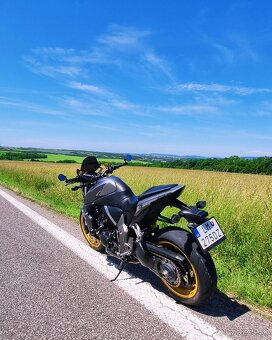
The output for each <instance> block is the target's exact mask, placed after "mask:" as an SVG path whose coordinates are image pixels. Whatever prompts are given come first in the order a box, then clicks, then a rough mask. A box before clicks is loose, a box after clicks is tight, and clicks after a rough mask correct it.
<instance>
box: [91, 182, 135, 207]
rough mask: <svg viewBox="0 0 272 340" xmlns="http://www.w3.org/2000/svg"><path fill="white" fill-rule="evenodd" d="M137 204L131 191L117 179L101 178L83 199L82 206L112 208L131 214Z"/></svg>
mask: <svg viewBox="0 0 272 340" xmlns="http://www.w3.org/2000/svg"><path fill="white" fill-rule="evenodd" d="M137 202H138V198H137V196H135V195H134V194H133V192H132V190H131V189H130V188H129V187H128V186H127V185H126V183H124V182H123V181H122V180H121V179H120V178H119V177H116V176H108V177H105V178H101V179H100V180H98V182H97V183H96V184H95V185H94V186H93V187H91V188H90V190H89V191H88V192H87V194H86V195H85V197H84V205H87V206H88V205H90V204H96V205H101V206H112V207H117V208H120V209H121V210H122V211H127V212H130V213H133V212H134V211H135V209H136V205H137Z"/></svg>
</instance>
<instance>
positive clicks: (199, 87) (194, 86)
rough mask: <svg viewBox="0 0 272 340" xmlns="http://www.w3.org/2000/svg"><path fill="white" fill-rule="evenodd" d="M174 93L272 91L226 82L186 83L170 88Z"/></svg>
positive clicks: (242, 94) (245, 93)
mask: <svg viewBox="0 0 272 340" xmlns="http://www.w3.org/2000/svg"><path fill="white" fill-rule="evenodd" d="M168 90H169V91H170V92H172V93H180V92H214V93H232V94H236V95H239V96H247V95H253V94H261V93H272V89H270V88H255V87H246V86H233V85H224V84H207V83H184V84H179V85H177V86H173V87H170V88H168Z"/></svg>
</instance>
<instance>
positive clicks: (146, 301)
mask: <svg viewBox="0 0 272 340" xmlns="http://www.w3.org/2000/svg"><path fill="white" fill-rule="evenodd" d="M0 195H1V196H2V197H3V198H5V199H6V200H7V201H8V202H10V203H11V204H12V205H14V206H15V207H16V208H17V209H19V210H20V211H21V212H22V213H24V214H25V215H26V216H27V217H29V218H30V219H31V220H32V221H34V222H35V223H36V224H38V225H39V226H41V227H42V228H43V229H44V230H46V231H47V232H48V233H50V234H51V235H52V236H53V237H55V238H56V239H57V240H58V241H60V242H61V243H62V244H63V245H65V246H66V247H67V248H69V249H70V250H72V251H73V252H74V253H75V254H76V255H77V256H79V257H80V258H81V259H83V260H84V261H86V262H87V263H88V264H89V265H90V266H92V267H93V268H95V269H96V270H97V271H99V272H100V273H101V274H103V275H104V276H105V277H106V278H107V279H112V278H113V277H114V276H115V275H116V274H117V272H118V270H117V268H115V266H110V265H109V264H108V263H107V261H106V256H105V255H102V254H100V253H98V252H96V251H94V250H93V249H91V248H90V247H89V246H88V245H87V244H84V243H83V242H81V241H80V240H78V239H77V238H76V237H74V236H72V235H71V234H69V233H68V232H66V231H64V230H63V229H61V228H60V227H58V226H57V225H56V224H54V223H52V222H50V221H49V220H48V219H46V218H45V217H43V216H41V215H40V214H38V213H37V212H35V211H34V210H32V209H31V208H29V207H27V206H26V205H24V204H23V203H21V202H20V201H18V200H17V199H15V198H14V197H12V196H11V195H9V194H7V193H6V192H5V191H3V190H1V189H0ZM111 284H113V283H111V282H109V286H110V285H111ZM114 284H116V285H117V286H119V287H120V288H121V289H123V290H124V291H125V292H127V293H128V294H129V295H130V296H132V297H133V298H134V299H136V300H137V301H138V302H139V303H141V304H142V305H143V306H145V307H146V308H147V309H148V310H149V311H151V312H152V313H153V314H155V315H156V316H157V317H158V318H160V319H161V320H162V321H164V322H165V323H166V324H168V325H169V326H170V327H172V328H173V329H174V330H175V331H177V332H178V333H180V334H181V335H182V336H183V337H184V338H186V339H188V340H196V339H197V340H200V339H201V340H204V339H218V340H219V339H222V340H227V339H230V338H229V337H227V336H226V335H225V334H223V333H222V332H221V331H219V330H218V329H216V328H215V327H214V326H212V325H210V324H209V323H207V322H206V321H204V320H202V319H201V318H199V317H198V316H196V315H195V314H193V313H192V312H191V311H190V310H189V309H188V308H187V307H185V306H182V305H179V304H177V303H176V302H175V301H174V300H173V299H171V298H170V297H168V296H166V295H165V294H164V293H161V292H159V291H157V290H156V289H154V288H153V287H152V286H151V284H149V283H147V282H142V281H141V280H140V279H139V278H137V277H135V276H132V275H131V274H128V272H126V271H125V270H124V271H123V272H122V274H121V276H119V278H118V280H117V281H115V282H114Z"/></svg>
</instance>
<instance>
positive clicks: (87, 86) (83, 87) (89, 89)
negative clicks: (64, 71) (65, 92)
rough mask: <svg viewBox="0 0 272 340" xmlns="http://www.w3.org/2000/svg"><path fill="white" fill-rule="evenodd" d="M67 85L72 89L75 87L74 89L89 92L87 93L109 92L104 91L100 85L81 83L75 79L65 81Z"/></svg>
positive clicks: (105, 93)
mask: <svg viewBox="0 0 272 340" xmlns="http://www.w3.org/2000/svg"><path fill="white" fill-rule="evenodd" d="M67 86H68V87H70V88H72V89H76V90H80V91H84V92H89V93H93V94H97V95H107V94H109V92H108V91H106V90H105V89H103V88H102V87H98V86H95V85H91V84H83V83H80V82H77V81H70V82H68V83H67Z"/></svg>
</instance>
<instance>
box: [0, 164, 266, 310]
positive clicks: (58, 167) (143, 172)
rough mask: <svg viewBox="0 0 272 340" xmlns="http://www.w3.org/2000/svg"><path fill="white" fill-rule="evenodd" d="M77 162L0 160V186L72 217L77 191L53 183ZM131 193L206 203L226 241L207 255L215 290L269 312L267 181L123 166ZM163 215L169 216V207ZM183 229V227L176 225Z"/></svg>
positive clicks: (255, 177) (75, 213) (70, 171)
mask: <svg viewBox="0 0 272 340" xmlns="http://www.w3.org/2000/svg"><path fill="white" fill-rule="evenodd" d="M77 167H78V165H77V164H57V163H56V164H54V163H50V164H49V163H40V162H37V163H35V162H15V161H0V183H1V184H3V185H5V186H7V187H9V188H11V189H13V190H15V191H16V192H18V193H20V194H21V195H23V196H26V197H28V198H31V199H34V200H36V201H38V202H42V203H43V204H45V205H47V206H48V207H50V208H53V209H55V210H56V211H58V212H61V213H64V214H66V215H68V216H70V217H73V218H78V215H79V209H80V207H81V193H80V192H79V191H77V192H71V191H70V190H69V188H67V187H65V185H64V183H63V182H62V183H61V182H59V181H58V180H57V175H58V174H59V173H64V174H65V175H66V176H67V177H68V178H69V177H74V176H75V171H76V169H77ZM115 174H116V175H117V176H120V177H121V178H122V179H123V180H124V181H125V182H126V183H127V184H128V185H129V186H130V187H131V188H132V190H133V191H134V193H135V194H136V195H138V194H140V193H142V192H143V191H144V190H146V189H148V188H149V187H151V186H155V185H159V184H167V183H179V184H185V185H186V189H185V191H184V192H183V194H182V195H181V200H182V201H184V202H185V203H187V204H188V205H193V204H195V203H196V202H197V201H198V200H202V199H204V200H206V201H207V210H208V211H209V212H210V216H215V217H216V219H217V220H218V222H219V223H220V225H221V226H222V229H223V230H224V232H225V234H226V236H227V239H226V241H225V242H223V243H222V244H221V245H219V246H218V247H216V248H215V249H214V250H212V251H211V254H212V256H213V259H214V261H215V263H216V267H217V272H218V288H219V289H220V290H221V291H223V292H224V293H231V294H232V296H234V297H236V298H238V299H240V300H244V301H246V302H248V303H250V304H255V305H260V306H265V307H269V308H272V242H271V241H272V205H271V201H272V177H271V176H262V175H246V174H234V173H219V172H211V171H197V170H194V171H193V170H181V169H162V168H144V167H125V168H122V169H119V170H118V171H116V173H115ZM165 213H166V214H170V215H171V213H172V211H170V210H169V209H168V210H166V211H165ZM180 226H182V227H186V224H185V223H184V222H183V223H180Z"/></svg>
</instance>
